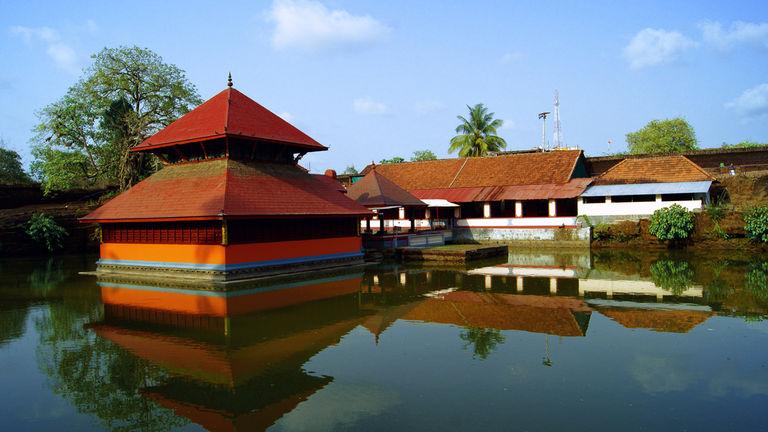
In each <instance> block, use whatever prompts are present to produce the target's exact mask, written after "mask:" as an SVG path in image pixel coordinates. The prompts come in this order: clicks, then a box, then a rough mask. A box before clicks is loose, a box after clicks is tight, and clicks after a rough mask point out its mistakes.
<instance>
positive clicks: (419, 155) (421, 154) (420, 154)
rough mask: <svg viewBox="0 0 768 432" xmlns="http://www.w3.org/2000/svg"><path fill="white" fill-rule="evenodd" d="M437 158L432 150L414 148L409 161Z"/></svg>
mask: <svg viewBox="0 0 768 432" xmlns="http://www.w3.org/2000/svg"><path fill="white" fill-rule="evenodd" d="M435 159H437V155H435V154H434V153H433V152H432V150H416V151H415V152H413V156H411V162H419V161H428V160H435Z"/></svg>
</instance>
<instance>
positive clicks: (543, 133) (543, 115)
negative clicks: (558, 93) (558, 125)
mask: <svg viewBox="0 0 768 432" xmlns="http://www.w3.org/2000/svg"><path fill="white" fill-rule="evenodd" d="M548 115H549V111H547V112H541V113H539V120H541V149H542V150H547V147H548V146H547V116H548Z"/></svg>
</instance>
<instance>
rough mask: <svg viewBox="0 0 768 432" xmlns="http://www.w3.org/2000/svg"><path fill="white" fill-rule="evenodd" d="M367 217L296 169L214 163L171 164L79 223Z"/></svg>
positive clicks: (223, 161)
mask: <svg viewBox="0 0 768 432" xmlns="http://www.w3.org/2000/svg"><path fill="white" fill-rule="evenodd" d="M369 213H370V211H369V210H367V209H366V208H365V207H363V206H361V205H359V204H357V203H356V202H355V201H353V200H351V199H349V198H347V197H346V196H345V195H344V194H343V193H341V192H340V191H339V189H338V188H337V187H336V186H334V184H333V183H332V182H329V181H324V180H319V179H318V178H317V176H314V175H312V174H308V173H306V172H305V171H304V170H302V169H301V168H299V167H298V166H296V165H287V164H267V163H244V162H239V161H235V160H229V159H217V160H210V161H205V162H196V163H188V164H176V165H169V166H167V167H165V168H163V169H162V170H160V171H159V172H157V173H155V174H154V175H152V176H150V177H149V178H147V179H145V180H143V181H142V182H140V183H138V184H136V185H135V186H133V187H132V188H130V189H128V190H127V191H125V192H123V193H122V194H120V195H118V196H117V197H115V198H113V199H112V200H111V201H109V202H107V203H106V204H104V205H103V206H101V207H99V208H98V209H96V210H94V211H93V212H91V213H90V214H89V215H87V216H85V217H84V218H82V220H83V221H86V222H87V221H118V220H158V219H168V220H174V219H194V218H200V219H211V218H219V217H221V216H222V215H225V216H290V215H296V216H299V215H305V216H308V215H319V216H322V215H328V216H330V215H360V214H369Z"/></svg>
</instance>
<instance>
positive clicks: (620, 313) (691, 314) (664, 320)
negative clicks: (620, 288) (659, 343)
mask: <svg viewBox="0 0 768 432" xmlns="http://www.w3.org/2000/svg"><path fill="white" fill-rule="evenodd" d="M600 313H601V314H603V315H605V316H607V317H608V318H610V319H612V320H614V321H616V322H618V323H619V324H621V325H622V326H624V327H627V328H645V329H650V330H653V331H658V332H669V333H688V332H689V331H691V330H692V329H693V328H694V327H696V326H698V325H699V324H701V323H703V322H704V321H706V320H707V319H709V317H710V316H712V312H704V311H690V310H647V309H614V308H607V309H600Z"/></svg>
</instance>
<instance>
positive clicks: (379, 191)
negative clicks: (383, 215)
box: [347, 170, 426, 207]
mask: <svg viewBox="0 0 768 432" xmlns="http://www.w3.org/2000/svg"><path fill="white" fill-rule="evenodd" d="M347 196H348V197H350V198H352V199H353V200H355V201H357V202H358V203H359V204H362V205H364V206H366V207H386V206H420V207H425V206H426V204H424V202H422V201H421V200H420V199H418V198H416V197H415V196H413V195H411V194H410V193H409V192H408V191H406V190H405V189H403V188H401V187H400V186H398V185H396V184H394V183H393V182H392V181H390V180H388V179H387V178H386V177H384V176H383V175H381V174H379V173H378V172H376V170H373V171H371V172H369V173H368V174H367V175H366V176H365V177H363V178H362V179H360V180H358V181H357V182H355V183H354V184H352V186H350V187H349V189H348V190H347Z"/></svg>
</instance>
